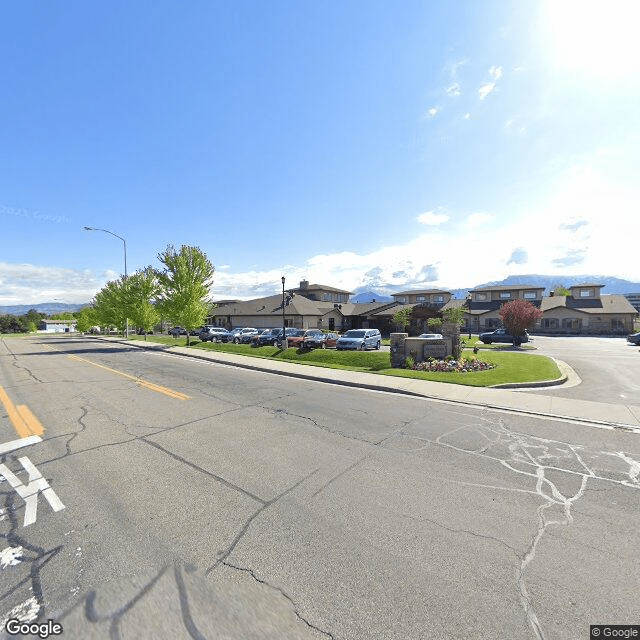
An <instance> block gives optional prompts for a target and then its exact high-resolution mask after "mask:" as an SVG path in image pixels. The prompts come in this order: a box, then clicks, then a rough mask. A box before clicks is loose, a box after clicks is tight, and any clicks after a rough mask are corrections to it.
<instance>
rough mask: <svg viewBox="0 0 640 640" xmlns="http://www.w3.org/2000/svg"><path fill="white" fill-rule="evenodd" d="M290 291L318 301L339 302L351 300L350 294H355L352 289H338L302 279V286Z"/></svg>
mask: <svg viewBox="0 0 640 640" xmlns="http://www.w3.org/2000/svg"><path fill="white" fill-rule="evenodd" d="M289 292H290V293H294V294H295V295H300V296H304V297H305V298H308V299H309V300H315V301H316V302H336V303H338V304H340V303H343V302H349V296H352V295H353V292H352V291H345V290H344V289H336V288H335V287H328V286H327V285H324V284H309V282H308V281H307V280H301V281H300V286H299V287H298V288H297V289H290V291H289Z"/></svg>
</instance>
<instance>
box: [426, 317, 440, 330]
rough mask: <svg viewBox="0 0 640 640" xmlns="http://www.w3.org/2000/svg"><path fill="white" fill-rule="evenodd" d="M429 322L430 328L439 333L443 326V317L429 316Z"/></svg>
mask: <svg viewBox="0 0 640 640" xmlns="http://www.w3.org/2000/svg"><path fill="white" fill-rule="evenodd" d="M427 324H428V325H429V329H431V331H433V332H434V333H437V332H438V330H439V329H440V328H441V327H442V318H429V319H428V320H427Z"/></svg>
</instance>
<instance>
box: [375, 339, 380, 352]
mask: <svg viewBox="0 0 640 640" xmlns="http://www.w3.org/2000/svg"><path fill="white" fill-rule="evenodd" d="M376 349H378V350H379V349H380V340H378V344H377V345H376Z"/></svg>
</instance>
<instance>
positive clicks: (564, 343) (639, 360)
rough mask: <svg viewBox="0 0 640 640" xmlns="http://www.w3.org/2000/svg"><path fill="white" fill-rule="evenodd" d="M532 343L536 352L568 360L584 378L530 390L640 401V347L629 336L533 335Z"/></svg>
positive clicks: (617, 400) (616, 401)
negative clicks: (630, 342)
mask: <svg viewBox="0 0 640 640" xmlns="http://www.w3.org/2000/svg"><path fill="white" fill-rule="evenodd" d="M531 344H532V345H534V346H535V347H536V349H537V351H535V352H533V353H540V354H542V355H546V356H551V357H553V358H558V359H559V360H563V361H564V362H566V363H567V364H568V365H569V366H570V367H571V368H572V369H573V370H574V371H575V372H576V373H577V374H578V376H579V377H580V379H581V380H582V382H581V383H580V384H578V385H576V386H571V387H565V386H559V387H548V388H545V389H527V390H526V393H542V394H555V395H558V396H563V397H566V398H577V399H581V400H593V401H595V402H613V403H618V402H622V403H625V404H638V405H640V348H638V347H637V346H634V345H631V344H629V343H628V342H627V340H626V338H624V337H616V338H606V337H578V336H575V337H573V336H572V337H559V336H554V337H551V336H532V342H531Z"/></svg>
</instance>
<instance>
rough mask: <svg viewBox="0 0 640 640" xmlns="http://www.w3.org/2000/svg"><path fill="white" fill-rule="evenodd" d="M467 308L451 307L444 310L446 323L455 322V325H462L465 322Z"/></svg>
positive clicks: (443, 316) (443, 314)
mask: <svg viewBox="0 0 640 640" xmlns="http://www.w3.org/2000/svg"><path fill="white" fill-rule="evenodd" d="M466 311H467V310H466V308H465V307H449V308H448V309H443V310H442V318H443V319H444V321H445V322H453V323H454V324H462V323H463V322H464V314H465V313H466Z"/></svg>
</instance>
